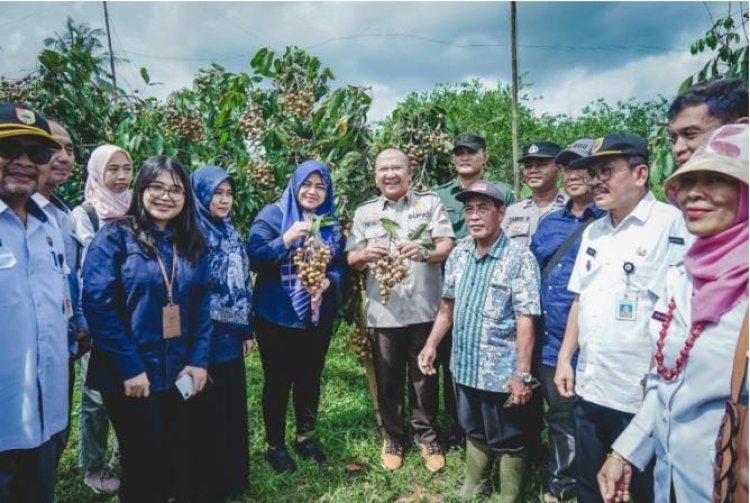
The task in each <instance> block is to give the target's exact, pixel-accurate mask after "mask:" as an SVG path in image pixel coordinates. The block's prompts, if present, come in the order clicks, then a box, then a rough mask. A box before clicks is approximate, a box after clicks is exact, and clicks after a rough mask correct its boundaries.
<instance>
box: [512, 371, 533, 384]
mask: <svg viewBox="0 0 750 503" xmlns="http://www.w3.org/2000/svg"><path fill="white" fill-rule="evenodd" d="M513 376H514V377H518V378H519V379H520V380H521V382H522V383H524V384H531V381H532V380H533V379H534V378H533V377H532V375H531V373H530V372H516V373H515V374H513Z"/></svg>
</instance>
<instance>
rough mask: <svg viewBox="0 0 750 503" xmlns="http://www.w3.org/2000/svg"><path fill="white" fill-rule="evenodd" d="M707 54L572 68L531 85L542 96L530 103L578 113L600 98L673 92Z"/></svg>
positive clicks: (646, 96)
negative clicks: (551, 79) (598, 68)
mask: <svg viewBox="0 0 750 503" xmlns="http://www.w3.org/2000/svg"><path fill="white" fill-rule="evenodd" d="M706 60H707V59H706V57H705V56H704V57H703V58H701V57H698V56H692V55H691V54H690V53H689V52H687V51H685V52H684V53H668V54H662V55H658V56H648V57H645V58H640V59H636V60H632V61H629V62H628V63H626V64H624V65H622V66H619V67H616V68H612V69H607V70H604V71H601V72H597V71H595V70H594V69H590V68H583V67H578V68H572V69H570V70H568V71H567V72H565V73H563V74H561V75H560V76H559V78H558V79H557V80H556V82H555V83H554V84H553V85H552V86H548V87H535V88H532V94H534V95H541V96H542V97H543V99H539V100H534V101H532V102H531V103H530V106H531V107H532V108H533V109H534V110H535V111H536V112H539V113H542V112H547V113H551V114H558V113H567V114H572V115H575V114H577V113H578V112H580V111H581V109H582V108H583V107H584V106H586V105H587V104H589V103H591V102H592V101H594V100H596V99H597V98H604V100H605V101H607V102H610V103H615V102H616V101H617V100H627V99H629V98H631V97H635V98H637V99H639V100H648V99H653V98H656V97H658V95H660V94H661V95H663V96H665V97H667V98H669V97H671V96H674V95H675V93H676V91H677V88H678V87H679V85H680V84H681V83H682V81H683V80H685V78H687V76H688V75H690V74H692V73H694V72H696V71H698V70H700V69H701V67H702V66H703V65H704V64H705V62H706Z"/></svg>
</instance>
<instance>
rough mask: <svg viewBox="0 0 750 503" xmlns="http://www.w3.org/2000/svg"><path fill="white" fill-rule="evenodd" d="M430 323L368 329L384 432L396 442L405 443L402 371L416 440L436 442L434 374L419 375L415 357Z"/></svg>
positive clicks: (428, 332) (422, 344) (436, 404)
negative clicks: (407, 375)
mask: <svg viewBox="0 0 750 503" xmlns="http://www.w3.org/2000/svg"><path fill="white" fill-rule="evenodd" d="M431 328H432V323H420V324H418V325H409V326H406V327H399V328H373V329H371V330H370V331H369V332H370V337H371V340H372V350H373V356H374V360H375V361H374V363H375V377H376V380H377V383H378V404H379V405H380V414H381V416H382V418H383V428H384V429H385V434H386V435H387V436H388V437H389V438H391V439H392V440H395V441H397V442H401V443H405V442H406V440H407V439H406V429H405V428H404V419H403V414H404V395H405V393H404V391H405V389H404V388H405V385H406V373H407V371H408V373H409V383H410V385H411V387H412V389H411V390H410V393H409V396H410V398H411V400H410V401H411V427H412V430H413V432H414V435H415V436H416V437H417V439H418V441H419V442H422V443H433V442H437V441H438V433H437V426H436V418H437V408H438V378H437V375H432V376H426V375H424V374H422V372H421V371H420V370H419V367H418V365H417V356H418V355H419V352H420V351H421V350H422V348H423V347H424V343H425V342H426V341H427V336H429V335H430V329H431Z"/></svg>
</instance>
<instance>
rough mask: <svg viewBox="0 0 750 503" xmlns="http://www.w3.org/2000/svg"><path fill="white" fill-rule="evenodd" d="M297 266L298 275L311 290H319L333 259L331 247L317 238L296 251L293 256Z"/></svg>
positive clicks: (306, 242)
mask: <svg viewBox="0 0 750 503" xmlns="http://www.w3.org/2000/svg"><path fill="white" fill-rule="evenodd" d="M292 260H293V261H294V265H295V266H296V267H297V277H298V278H299V280H300V281H301V282H302V285H303V286H304V287H305V288H307V289H308V290H310V291H315V290H318V289H319V288H320V286H321V284H322V283H323V280H324V279H325V277H326V269H327V268H328V263H329V262H330V261H331V249H330V248H329V247H328V245H325V244H323V243H321V242H320V241H318V240H317V239H315V238H312V239H307V240H306V241H305V244H304V245H302V246H301V247H300V248H297V249H296V250H295V251H294V257H293V258H292Z"/></svg>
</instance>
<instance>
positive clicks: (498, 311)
mask: <svg viewBox="0 0 750 503" xmlns="http://www.w3.org/2000/svg"><path fill="white" fill-rule="evenodd" d="M510 292H511V290H510V285H505V284H502V283H499V282H491V283H490V287H489V288H488V290H487V296H486V298H485V301H484V310H483V311H482V315H483V316H484V317H485V318H489V319H491V320H494V321H501V320H502V319H503V317H504V316H505V314H506V312H507V311H508V310H509V309H510Z"/></svg>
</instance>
